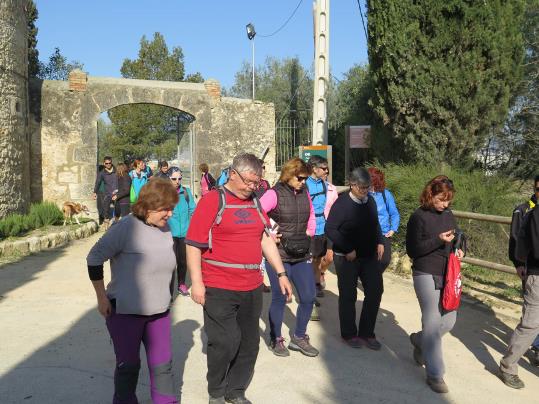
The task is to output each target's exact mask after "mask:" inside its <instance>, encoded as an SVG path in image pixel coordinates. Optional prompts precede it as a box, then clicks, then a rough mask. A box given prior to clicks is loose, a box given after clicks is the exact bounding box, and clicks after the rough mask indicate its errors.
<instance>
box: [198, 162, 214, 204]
mask: <svg viewBox="0 0 539 404" xmlns="http://www.w3.org/2000/svg"><path fill="white" fill-rule="evenodd" d="M198 169H199V170H200V172H201V173H202V176H201V177H200V194H201V195H202V196H204V195H206V194H207V193H208V192H210V191H211V190H212V189H213V188H215V178H213V176H212V175H211V174H210V173H209V168H208V165H207V164H206V163H202V164H200V165H199V166H198Z"/></svg>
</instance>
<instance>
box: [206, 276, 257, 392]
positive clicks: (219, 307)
mask: <svg viewBox="0 0 539 404" xmlns="http://www.w3.org/2000/svg"><path fill="white" fill-rule="evenodd" d="M261 311H262V285H261V286H260V287H258V288H256V289H254V290H251V291H248V292H238V291H234V290H226V289H218V288H206V303H205V304H204V329H205V331H206V335H207V336H208V351H207V360H208V374H207V379H208V393H209V394H210V396H211V397H222V396H226V397H227V398H234V397H238V396H241V395H243V394H245V390H246V389H247V387H248V386H249V383H250V382H251V379H252V377H253V372H254V367H255V362H256V358H257V356H258V346H259V343H260V332H259V325H258V323H259V319H260V313H261Z"/></svg>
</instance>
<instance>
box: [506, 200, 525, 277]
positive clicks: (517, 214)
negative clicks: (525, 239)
mask: <svg viewBox="0 0 539 404" xmlns="http://www.w3.org/2000/svg"><path fill="white" fill-rule="evenodd" d="M521 225H522V210H521V206H517V207H516V208H515V210H514V211H513V216H512V217H511V229H510V233H509V259H510V260H511V262H512V263H513V265H514V266H515V268H517V267H520V266H524V263H523V262H522V261H521V260H519V259H518V258H517V252H516V248H517V241H518V235H519V232H520V227H521Z"/></svg>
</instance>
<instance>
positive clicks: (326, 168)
mask: <svg viewBox="0 0 539 404" xmlns="http://www.w3.org/2000/svg"><path fill="white" fill-rule="evenodd" d="M317 168H319V169H320V170H324V171H327V172H329V167H328V166H323V167H317Z"/></svg>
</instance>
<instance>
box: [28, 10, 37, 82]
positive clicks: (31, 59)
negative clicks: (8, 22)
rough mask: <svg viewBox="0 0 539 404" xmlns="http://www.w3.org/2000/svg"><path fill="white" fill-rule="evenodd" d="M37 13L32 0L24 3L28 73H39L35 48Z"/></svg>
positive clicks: (31, 75)
mask: <svg viewBox="0 0 539 404" xmlns="http://www.w3.org/2000/svg"><path fill="white" fill-rule="evenodd" d="M38 16H39V14H38V12H37V8H36V5H35V3H34V1H33V0H29V1H28V3H27V4H26V25H27V29H28V75H29V76H30V77H37V76H38V75H39V51H38V50H37V31H38V29H37V27H36V21H37V18H38Z"/></svg>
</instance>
